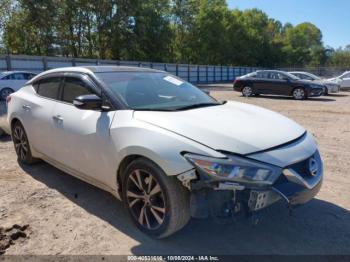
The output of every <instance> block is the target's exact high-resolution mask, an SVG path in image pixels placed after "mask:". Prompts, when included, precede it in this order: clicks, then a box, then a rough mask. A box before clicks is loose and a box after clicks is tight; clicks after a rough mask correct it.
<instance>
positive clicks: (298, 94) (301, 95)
mask: <svg viewBox="0 0 350 262" xmlns="http://www.w3.org/2000/svg"><path fill="white" fill-rule="evenodd" d="M292 96H293V98H294V99H295V100H304V99H306V92H305V89H304V88H302V87H297V88H295V89H294V90H293V93H292Z"/></svg>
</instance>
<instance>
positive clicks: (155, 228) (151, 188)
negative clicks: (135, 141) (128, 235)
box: [122, 158, 190, 238]
mask: <svg viewBox="0 0 350 262" xmlns="http://www.w3.org/2000/svg"><path fill="white" fill-rule="evenodd" d="M122 189H123V201H124V205H125V207H126V209H127V210H128V212H129V214H130V216H131V219H132V220H133V222H134V223H135V224H136V226H137V227H138V228H139V229H140V230H141V231H142V232H144V233H146V234H147V235H150V236H152V237H156V238H164V237H167V236H169V235H171V234H173V233H175V232H176V231H178V230H180V229H181V228H182V227H184V226H185V225H186V224H187V222H188V221H189V219H190V206H189V205H190V204H189V203H190V201H189V192H188V191H187V190H186V189H185V188H184V187H183V186H182V185H181V183H180V181H178V180H177V179H176V178H175V177H169V176H167V175H166V174H165V173H164V172H163V171H162V170H161V169H160V168H159V167H158V166H157V165H156V164H154V163H153V162H151V161H149V160H147V159H144V158H139V159H136V160H135V161H133V162H132V163H131V164H130V165H129V166H128V167H127V169H126V171H125V173H124V175H123V185H122Z"/></svg>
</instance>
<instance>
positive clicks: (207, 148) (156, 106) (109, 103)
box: [7, 66, 323, 238]
mask: <svg viewBox="0 0 350 262" xmlns="http://www.w3.org/2000/svg"><path fill="white" fill-rule="evenodd" d="M7 105H8V116H7V121H8V125H9V126H10V127H11V133H12V138H13V142H14V147H15V150H16V153H17V156H18V160H19V161H20V162H21V163H24V164H33V163H35V162H37V161H38V160H39V159H42V160H45V161H47V162H48V163H50V164H52V165H54V166H55V167H57V168H59V169H61V170H63V171H65V172H67V173H69V174H71V175H73V176H76V177H78V178H79V179H82V180H84V181H86V182H88V183H90V184H93V185H95V186H97V187H99V188H102V189H104V190H106V191H108V192H110V193H112V194H113V195H115V196H116V197H117V198H119V199H120V200H122V201H123V202H124V204H125V208H126V210H127V211H128V213H129V214H130V217H131V219H132V221H133V222H134V223H135V225H136V226H137V227H138V228H139V229H140V230H142V231H143V232H145V233H146V234H148V235H150V236H153V237H157V238H163V237H167V236H169V235H171V234H173V233H174V232H176V231H178V230H179V229H181V228H182V227H183V226H185V225H186V224H187V222H188V221H189V219H190V218H191V217H196V218H205V217H215V218H218V219H233V218H236V217H241V215H240V214H244V215H245V216H247V217H255V216H256V215H257V214H259V213H260V211H261V210H263V209H265V208H266V207H268V206H270V205H272V204H274V203H276V202H277V201H284V202H285V203H286V204H287V206H288V207H290V208H292V207H295V206H298V205H300V204H303V203H306V202H307V201H309V200H310V199H312V198H313V197H314V196H315V195H316V194H317V193H318V191H319V190H320V187H321V184H322V177H323V167H322V161H321V157H320V154H319V151H318V149H317V144H316V142H315V140H314V138H313V137H312V135H311V134H310V133H309V132H307V131H306V130H305V129H304V128H302V127H301V126H300V125H298V124H296V123H295V122H294V121H292V120H290V119H288V118H286V117H284V116H282V115H280V114H278V113H275V112H272V111H269V110H267V109H264V108H260V107H257V106H253V105H249V104H245V103H238V102H218V101H216V100H214V99H213V98H212V97H210V96H208V95H207V94H205V93H204V92H203V91H201V90H200V89H198V88H196V87H194V86H193V85H191V84H190V83H187V82H185V81H183V80H182V79H180V78H177V77H175V76H173V75H170V74H169V73H167V72H163V71H157V70H152V69H146V68H134V67H102V66H96V67H73V68H60V69H54V70H50V71H47V72H44V73H42V74H40V75H38V76H37V77H35V78H33V79H32V80H31V81H30V82H28V83H27V84H26V86H24V87H23V88H21V89H20V90H19V91H17V92H16V93H14V94H12V95H10V96H9V97H8V99H7ZM120 212H121V211H120Z"/></svg>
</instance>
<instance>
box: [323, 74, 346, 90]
mask: <svg viewBox="0 0 350 262" xmlns="http://www.w3.org/2000/svg"><path fill="white" fill-rule="evenodd" d="M328 81H331V82H333V83H336V84H338V85H340V89H341V90H350V71H346V72H344V73H343V74H341V75H340V76H337V77H334V78H330V79H328Z"/></svg>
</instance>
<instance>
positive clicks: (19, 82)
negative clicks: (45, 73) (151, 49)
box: [0, 71, 36, 100]
mask: <svg viewBox="0 0 350 262" xmlns="http://www.w3.org/2000/svg"><path fill="white" fill-rule="evenodd" d="M34 76H36V74H34V73H32V72H27V71H5V72H0V100H5V99H6V97H7V96H8V95H10V94H12V93H13V92H16V91H17V90H19V89H20V88H21V87H22V86H24V85H25V83H26V82H28V80H30V79H32V78H33V77H34Z"/></svg>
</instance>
